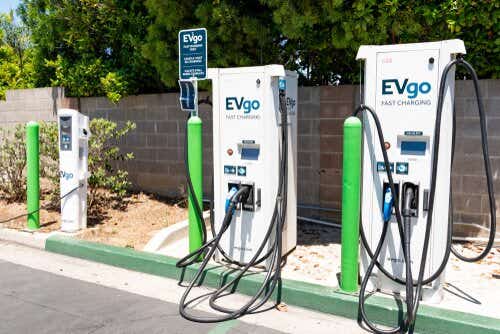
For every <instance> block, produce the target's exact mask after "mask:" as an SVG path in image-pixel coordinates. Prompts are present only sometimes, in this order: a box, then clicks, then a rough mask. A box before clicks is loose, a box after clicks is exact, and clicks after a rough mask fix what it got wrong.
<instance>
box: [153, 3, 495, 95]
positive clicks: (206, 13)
mask: <svg viewBox="0 0 500 334" xmlns="http://www.w3.org/2000/svg"><path fill="white" fill-rule="evenodd" d="M146 6H147V7H148V9H149V11H150V15H151V17H152V19H153V23H152V24H151V26H150V27H149V28H148V37H147V42H146V44H145V46H144V51H145V52H144V53H145V55H146V57H148V59H150V60H151V61H152V63H153V64H154V65H155V67H156V68H157V69H158V71H160V73H161V75H162V79H163V80H164V82H165V83H166V84H167V85H169V86H173V85H174V83H175V79H176V77H177V44H176V43H177V32H178V30H179V29H185V28H192V27H197V26H204V27H207V29H208V42H209V48H208V49H209V57H208V58H209V65H211V66H238V65H258V64H263V63H272V62H275V63H282V64H285V65H286V67H287V68H289V69H292V70H297V71H298V73H299V75H300V81H301V83H302V84H305V85H317V84H332V83H333V82H334V81H336V77H337V76H340V77H341V78H342V80H341V81H342V82H344V83H352V82H358V80H359V67H360V65H359V64H358V63H357V62H356V60H355V56H356V52H357V50H358V48H359V46H360V45H362V44H394V43H411V42H426V41H435V40H442V39H452V38H461V39H463V40H464V41H465V43H466V48H467V50H468V54H470V56H468V57H467V59H469V60H470V62H471V63H473V64H474V66H475V67H477V69H478V74H479V75H480V77H482V78H498V77H499V76H500V68H499V65H498V59H499V58H500V37H499V35H498V32H499V31H498V30H499V22H498V20H499V18H500V3H499V2H498V1H494V0H483V1H478V0H462V1H456V0H444V1H434V0H424V1H419V2H415V1H412V0H384V1H378V0H301V1H297V0H285V1H283V0H259V1H237V0H219V1H208V0H201V1H183V2H181V3H178V2H177V1H172V0H147V1H146Z"/></svg>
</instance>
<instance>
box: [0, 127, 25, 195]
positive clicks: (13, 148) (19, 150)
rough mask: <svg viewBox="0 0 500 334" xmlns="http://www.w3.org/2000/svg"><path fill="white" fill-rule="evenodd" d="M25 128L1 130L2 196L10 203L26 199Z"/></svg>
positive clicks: (0, 176)
mask: <svg viewBox="0 0 500 334" xmlns="http://www.w3.org/2000/svg"><path fill="white" fill-rule="evenodd" d="M24 138H25V127H24V125H17V126H16V127H15V128H14V129H13V130H12V129H10V130H9V129H0V140H1V142H0V196H1V197H3V198H5V199H7V200H8V201H23V200H24V199H25V198H26V181H25V175H24V170H25V167H26V145H25V139H24Z"/></svg>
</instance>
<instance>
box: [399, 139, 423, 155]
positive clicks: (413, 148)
mask: <svg viewBox="0 0 500 334" xmlns="http://www.w3.org/2000/svg"><path fill="white" fill-rule="evenodd" d="M426 148H427V142H425V141H402V142H401V154H404V155H425V149H426Z"/></svg>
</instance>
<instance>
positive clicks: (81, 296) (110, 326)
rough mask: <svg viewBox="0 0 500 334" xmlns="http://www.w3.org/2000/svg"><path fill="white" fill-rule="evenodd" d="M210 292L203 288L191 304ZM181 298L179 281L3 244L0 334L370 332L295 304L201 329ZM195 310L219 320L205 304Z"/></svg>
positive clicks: (234, 299)
mask: <svg viewBox="0 0 500 334" xmlns="http://www.w3.org/2000/svg"><path fill="white" fill-rule="evenodd" d="M195 290H196V291H195ZM209 291H213V289H209V288H206V287H198V288H196V289H194V290H193V297H195V296H196V295H198V296H199V295H201V294H205V293H207V292H209ZM183 292H184V288H183V287H180V286H179V285H178V282H177V281H176V280H172V279H168V278H165V277H159V276H155V275H150V274H145V273H140V272H135V271H131V270H126V269H123V268H117V267H113V266H109V265H105V264H102V263H96V262H92V261H87V260H82V259H78V258H74V257H69V256H64V255H60V254H54V253H50V252H47V251H45V250H42V249H37V248H31V247H28V246H25V245H21V244H17V243H13V242H9V241H4V240H0V334H3V333H9V334H11V333H16V334H17V333H20V334H24V333H27V334H34V333H37V334H45V333H47V334H48V333H51V334H52V333H57V334H58V333H78V334H80V333H99V334H100V333H148V334H150V333H188V334H197V333H209V334H225V333H240V334H241V333H257V334H259V333H301V334H303V333H307V334H331V333H342V334H360V333H366V332H365V331H364V330H362V329H361V328H360V327H359V326H358V324H357V323H356V321H354V320H351V319H346V318H342V317H338V316H334V315H331V314H324V313H320V312H314V311H311V310H306V309H302V308H299V307H294V306H290V305H288V306H286V307H285V308H280V310H277V309H270V310H268V311H265V312H260V313H256V314H252V315H246V316H244V317H241V318H239V319H238V320H233V321H227V322H222V323H216V324H198V323H194V322H190V321H187V320H184V319H183V318H182V317H181V316H180V315H179V313H178V301H179V299H180V297H181V295H182V293H183ZM226 298H228V299H226ZM248 298H249V297H248V296H243V295H239V294H234V295H231V296H230V297H225V298H224V302H225V303H226V305H228V306H229V307H236V306H238V305H243V304H244V303H246V301H248ZM193 308H194V309H190V310H189V311H190V312H199V313H200V314H203V315H205V316H210V315H212V316H213V315H215V314H214V313H213V311H212V310H211V309H210V308H209V307H208V303H207V302H206V301H205V302H201V303H198V304H196V305H193Z"/></svg>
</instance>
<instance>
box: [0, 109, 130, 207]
mask: <svg viewBox="0 0 500 334" xmlns="http://www.w3.org/2000/svg"><path fill="white" fill-rule="evenodd" d="M133 129H135V124H134V123H132V122H127V123H126V124H125V125H124V126H123V127H120V128H119V127H118V125H117V123H115V122H113V121H109V120H106V119H102V118H95V119H93V120H91V121H90V132H91V137H90V140H89V159H88V163H89V172H90V177H89V180H88V191H89V194H88V210H89V216H100V215H102V213H103V212H104V211H105V210H107V209H109V208H110V207H111V206H113V205H117V204H120V203H121V202H122V200H123V198H124V197H125V196H126V195H127V190H128V188H129V187H130V182H129V180H128V173H127V172H126V171H124V170H122V169H120V168H119V163H120V162H121V161H126V160H130V159H133V154H132V153H122V152H121V151H120V148H119V147H118V144H119V143H120V141H122V140H123V138H124V137H125V136H126V135H127V134H128V133H129V132H130V131H131V130H133ZM0 140H1V142H0V196H1V197H4V198H6V199H7V200H9V201H23V200H24V199H25V198H26V175H25V169H26V150H25V126H24V125H21V124H20V125H17V126H16V127H15V129H14V130H6V129H0ZM40 176H41V177H43V178H46V179H47V180H49V181H50V183H51V184H52V187H51V189H50V192H49V195H48V199H49V200H50V202H51V203H52V204H53V205H55V206H57V205H59V198H60V196H61V194H60V193H59V147H58V129H57V123H55V122H47V123H44V122H41V123H40Z"/></svg>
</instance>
